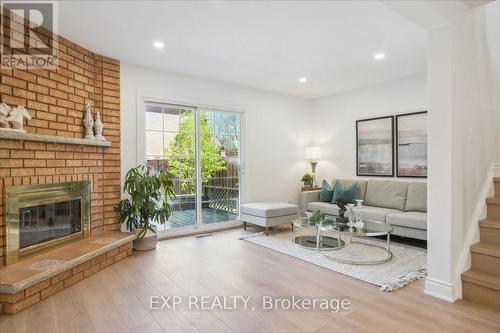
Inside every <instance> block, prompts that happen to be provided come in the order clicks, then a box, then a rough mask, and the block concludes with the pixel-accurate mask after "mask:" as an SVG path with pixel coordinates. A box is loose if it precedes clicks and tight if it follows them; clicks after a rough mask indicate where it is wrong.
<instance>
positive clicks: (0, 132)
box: [0, 129, 111, 147]
mask: <svg viewBox="0 0 500 333" xmlns="http://www.w3.org/2000/svg"><path fill="white" fill-rule="evenodd" d="M0 139H5V140H19V141H35V142H49V143H60V144H67V145H83V146H97V147H111V142H110V141H95V140H89V139H79V138H68V137H62V136H52V135H41V134H31V133H24V132H19V131H13V130H5V129H0Z"/></svg>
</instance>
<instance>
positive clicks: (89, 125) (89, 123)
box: [83, 102, 94, 140]
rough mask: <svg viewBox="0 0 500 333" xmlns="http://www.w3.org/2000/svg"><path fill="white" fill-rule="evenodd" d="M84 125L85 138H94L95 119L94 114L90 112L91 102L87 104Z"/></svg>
mask: <svg viewBox="0 0 500 333" xmlns="http://www.w3.org/2000/svg"><path fill="white" fill-rule="evenodd" d="M83 125H85V139H90V140H94V119H92V114H91V113H90V104H89V102H87V104H85V118H84V119H83Z"/></svg>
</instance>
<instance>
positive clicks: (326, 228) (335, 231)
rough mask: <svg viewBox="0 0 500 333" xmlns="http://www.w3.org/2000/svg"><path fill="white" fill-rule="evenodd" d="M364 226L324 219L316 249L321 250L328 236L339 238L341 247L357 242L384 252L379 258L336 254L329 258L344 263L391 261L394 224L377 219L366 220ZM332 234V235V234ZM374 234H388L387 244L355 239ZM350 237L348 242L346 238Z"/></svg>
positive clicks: (319, 229) (319, 226) (371, 263)
mask: <svg viewBox="0 0 500 333" xmlns="http://www.w3.org/2000/svg"><path fill="white" fill-rule="evenodd" d="M363 224H364V226H363V227H362V228H356V227H354V226H352V227H351V226H348V225H347V223H341V222H336V221H334V220H329V219H326V220H323V221H322V222H321V223H320V224H319V225H318V229H317V230H318V235H317V236H318V237H317V238H318V241H317V243H316V245H317V248H316V250H317V251H319V250H320V249H321V246H322V243H323V239H325V238H327V241H328V242H329V243H330V242H331V241H330V240H329V239H330V238H332V236H333V237H334V238H336V239H337V242H336V243H337V244H341V247H343V246H346V247H348V246H349V244H356V245H359V246H363V247H364V246H366V247H370V248H377V249H381V250H382V252H383V256H382V257H381V258H377V259H367V258H356V259H343V258H338V257H335V256H331V255H328V256H327V258H329V259H331V260H333V261H336V262H339V263H342V264H351V265H377V264H383V263H386V262H389V261H391V259H392V252H391V232H392V226H391V225H389V224H385V223H383V222H376V221H364V223H363ZM330 235H332V236H330ZM374 236H386V237H387V241H386V246H385V247H384V246H381V245H377V244H372V243H366V242H358V241H353V240H352V238H353V237H374ZM347 239H349V241H348V242H345V240H347Z"/></svg>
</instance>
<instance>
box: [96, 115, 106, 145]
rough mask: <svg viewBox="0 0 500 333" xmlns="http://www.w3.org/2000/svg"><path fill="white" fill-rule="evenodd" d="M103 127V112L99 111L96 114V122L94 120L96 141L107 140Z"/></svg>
mask: <svg viewBox="0 0 500 333" xmlns="http://www.w3.org/2000/svg"><path fill="white" fill-rule="evenodd" d="M103 128H104V124H103V123H102V121H101V114H100V113H99V112H97V113H96V115H95V122H94V130H95V139H96V141H106V139H105V138H104V137H103V136H102V129H103Z"/></svg>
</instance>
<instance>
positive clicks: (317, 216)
mask: <svg viewBox="0 0 500 333" xmlns="http://www.w3.org/2000/svg"><path fill="white" fill-rule="evenodd" d="M324 219H325V213H322V212H321V211H320V210H317V211H315V212H314V213H312V214H311V216H309V219H308V221H307V222H308V224H309V225H316V224H318V223H320V222H321V221H323V220H324Z"/></svg>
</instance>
